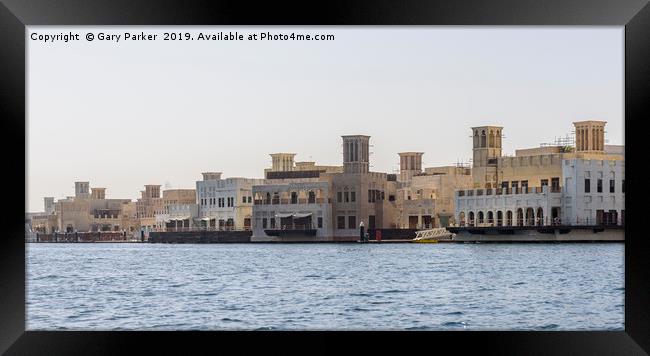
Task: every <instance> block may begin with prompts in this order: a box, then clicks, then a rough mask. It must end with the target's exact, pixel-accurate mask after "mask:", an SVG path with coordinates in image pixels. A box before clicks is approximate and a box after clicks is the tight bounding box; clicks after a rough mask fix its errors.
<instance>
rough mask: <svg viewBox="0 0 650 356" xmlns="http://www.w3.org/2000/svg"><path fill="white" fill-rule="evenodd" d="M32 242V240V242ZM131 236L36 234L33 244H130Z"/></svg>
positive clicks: (81, 233)
mask: <svg viewBox="0 0 650 356" xmlns="http://www.w3.org/2000/svg"><path fill="white" fill-rule="evenodd" d="M32 241H33V240H32ZM131 241H132V239H131V236H130V235H129V234H127V233H126V232H123V231H93V232H66V233H54V234H41V233H37V234H36V241H33V242H131Z"/></svg>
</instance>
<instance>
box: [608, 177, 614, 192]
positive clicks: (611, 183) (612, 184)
mask: <svg viewBox="0 0 650 356" xmlns="http://www.w3.org/2000/svg"><path fill="white" fill-rule="evenodd" d="M609 192H610V193H614V180H613V179H610V180H609Z"/></svg>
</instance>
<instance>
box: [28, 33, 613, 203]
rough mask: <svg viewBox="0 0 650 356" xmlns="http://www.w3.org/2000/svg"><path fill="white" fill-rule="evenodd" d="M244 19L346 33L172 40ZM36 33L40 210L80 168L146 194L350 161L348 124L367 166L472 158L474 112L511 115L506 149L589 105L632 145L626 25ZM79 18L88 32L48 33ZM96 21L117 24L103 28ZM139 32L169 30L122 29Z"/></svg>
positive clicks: (31, 190)
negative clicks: (170, 37)
mask: <svg viewBox="0 0 650 356" xmlns="http://www.w3.org/2000/svg"><path fill="white" fill-rule="evenodd" d="M235 31H236V32H238V33H239V34H243V35H244V36H245V38H247V36H248V35H249V34H258V36H259V34H260V33H271V34H287V35H290V34H291V33H295V34H326V35H327V34H333V35H334V40H331V41H290V40H283V41H279V40H278V41H267V40H257V41H252V40H251V41H249V40H244V41H206V40H193V41H186V40H184V41H179V40H176V41H164V40H163V38H164V33H165V32H174V33H182V34H184V33H186V32H187V33H190V35H191V36H192V37H193V38H197V37H198V34H199V33H205V34H218V33H220V32H224V33H228V32H235ZM26 32H27V33H26V36H28V40H27V43H28V47H27V123H26V128H27V148H26V149H27V152H26V161H27V162H26V163H27V172H26V176H27V182H26V184H27V190H26V192H25V193H26V194H25V196H26V210H27V211H30V212H36V211H43V197H45V196H53V197H55V199H60V198H64V197H66V196H72V195H74V182H75V181H90V186H91V187H105V188H107V190H106V196H107V198H131V199H133V200H135V199H137V198H138V197H139V196H140V193H139V192H140V191H141V190H143V189H144V185H145V184H160V185H162V186H163V189H167V188H195V182H196V181H197V180H200V179H201V172H207V171H217V172H223V177H251V178H262V177H263V170H264V168H267V167H269V166H270V165H271V157H270V156H269V154H270V153H275V152H293V153H297V155H296V161H316V163H317V164H323V165H341V164H342V151H343V149H342V144H341V135H353V134H362V135H370V136H371V139H370V144H371V156H370V165H371V167H370V168H371V170H372V171H378V172H387V173H393V172H395V171H397V170H398V169H399V156H398V155H397V153H398V152H402V151H422V152H425V154H424V156H423V166H424V167H432V166H441V165H452V164H456V162H459V161H461V162H469V159H470V158H471V156H472V151H471V150H472V140H471V138H470V135H471V130H470V127H472V126H482V125H498V126H503V127H504V129H503V134H504V135H505V137H504V138H503V152H504V154H514V152H515V149H520V148H530V147H537V146H539V144H540V143H545V142H552V141H553V140H554V139H555V138H556V137H564V136H565V135H571V132H572V127H573V126H572V122H573V121H582V120H603V121H607V126H606V133H605V136H606V137H605V138H606V140H607V143H608V144H614V145H620V144H624V142H623V137H624V121H623V120H624V87H623V85H624V81H623V80H624V79H623V78H624V51H623V50H624V47H623V40H624V28H623V27H550V26H548V27H458V26H447V27H444V26H443V27H440V26H413V27H388V26H371V27H361V26H348V27H343V26H326V27H315V26H310V27H278V26H271V27H268V26H265V27H262V26H248V27H243V26H236V27H233V26H228V27H226V26H209V27H197V26H192V27H146V26H138V27H122V26H110V27H109V26H107V27H82V26H75V27H58V26H56V27H55V26H29V27H28V28H27V31H26ZM70 32H72V33H73V34H75V33H78V34H79V38H80V40H78V41H69V42H64V41H54V42H43V41H39V40H38V35H44V34H50V35H56V34H62V33H63V34H65V33H70ZM100 32H102V33H105V34H120V35H121V39H120V40H119V41H118V42H115V41H108V40H98V39H97V36H98V33H100ZM127 32H128V33H132V34H140V33H142V32H145V33H146V34H158V37H157V39H156V40H147V41H134V40H126V39H124V34H125V33H127ZM87 33H93V35H95V39H94V40H93V41H87V40H86V37H85V36H86V34H87ZM33 34H34V35H33ZM32 36H34V37H36V38H37V40H32V39H31V37H32ZM183 36H184V35H181V37H183Z"/></svg>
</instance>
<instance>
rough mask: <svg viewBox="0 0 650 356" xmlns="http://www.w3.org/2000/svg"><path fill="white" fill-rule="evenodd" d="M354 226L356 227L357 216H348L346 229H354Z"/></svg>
mask: <svg viewBox="0 0 650 356" xmlns="http://www.w3.org/2000/svg"><path fill="white" fill-rule="evenodd" d="M356 228H357V217H356V216H348V229H356Z"/></svg>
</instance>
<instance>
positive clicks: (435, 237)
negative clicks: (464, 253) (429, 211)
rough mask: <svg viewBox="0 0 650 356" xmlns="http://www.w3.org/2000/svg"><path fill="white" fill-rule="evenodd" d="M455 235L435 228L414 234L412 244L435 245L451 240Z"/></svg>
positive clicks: (440, 228)
mask: <svg viewBox="0 0 650 356" xmlns="http://www.w3.org/2000/svg"><path fill="white" fill-rule="evenodd" d="M454 236H456V234H453V233H451V232H449V231H447V229H445V228H444V227H436V228H433V229H428V230H420V231H417V232H416V233H415V238H414V239H413V242H419V243H436V242H438V241H439V240H451V239H452V238H453V237H454Z"/></svg>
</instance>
